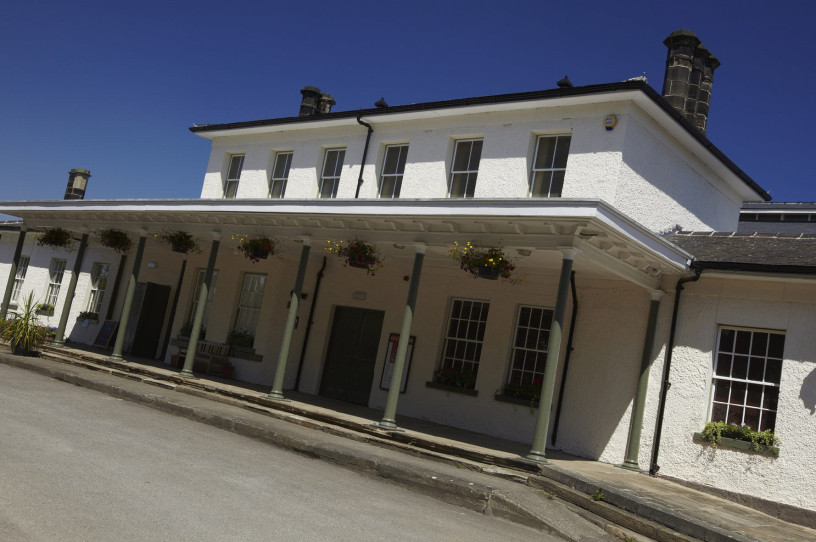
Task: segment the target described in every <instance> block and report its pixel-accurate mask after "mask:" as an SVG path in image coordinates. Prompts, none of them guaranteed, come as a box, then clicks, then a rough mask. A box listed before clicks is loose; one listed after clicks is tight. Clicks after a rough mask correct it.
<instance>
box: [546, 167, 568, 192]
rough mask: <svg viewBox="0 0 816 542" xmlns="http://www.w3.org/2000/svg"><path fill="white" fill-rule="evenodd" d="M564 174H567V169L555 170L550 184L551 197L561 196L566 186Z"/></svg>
mask: <svg viewBox="0 0 816 542" xmlns="http://www.w3.org/2000/svg"><path fill="white" fill-rule="evenodd" d="M564 175H566V172H565V171H553V174H552V184H551V185H550V197H551V198H560V197H561V190H562V189H563V188H564Z"/></svg>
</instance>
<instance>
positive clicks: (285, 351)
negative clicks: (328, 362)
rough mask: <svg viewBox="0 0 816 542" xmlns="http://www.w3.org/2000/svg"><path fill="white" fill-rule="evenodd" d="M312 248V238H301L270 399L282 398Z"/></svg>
mask: <svg viewBox="0 0 816 542" xmlns="http://www.w3.org/2000/svg"><path fill="white" fill-rule="evenodd" d="M311 248H312V240H311V239H308V238H305V239H303V248H301V249H300V263H299V264H298V270H297V278H296V279H295V288H294V290H292V298H291V300H290V301H289V315H288V316H287V317H286V327H285V328H284V329H283V339H281V347H280V353H279V354H278V366H277V367H276V368H275V381H274V382H273V383H272V391H270V392H269V395H268V396H267V397H269V398H270V399H278V400H284V399H286V398H285V397H284V396H283V379H284V377H285V376H286V360H287V359H288V358H289V347H290V345H291V344H292V335H293V334H294V332H295V319H296V318H297V311H298V307H299V306H300V293H301V291H302V290H303V277H304V276H305V275H306V264H308V263H309V251H310V250H311Z"/></svg>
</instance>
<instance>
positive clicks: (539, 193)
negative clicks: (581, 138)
mask: <svg viewBox="0 0 816 542" xmlns="http://www.w3.org/2000/svg"><path fill="white" fill-rule="evenodd" d="M571 139H572V138H571V136H567V135H564V136H539V137H538V141H536V150H535V158H534V159H533V171H532V173H531V175H530V196H532V197H542V198H560V197H561V189H562V188H563V186H564V173H565V172H566V171H567V156H569V148H570V140H571Z"/></svg>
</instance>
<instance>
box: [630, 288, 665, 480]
mask: <svg viewBox="0 0 816 542" xmlns="http://www.w3.org/2000/svg"><path fill="white" fill-rule="evenodd" d="M662 296H663V292H652V300H651V302H650V303H649V319H648V320H647V322H646V336H645V337H644V338H643V354H642V355H641V358H640V376H639V377H638V387H637V393H636V394H635V404H634V406H633V407H632V419H631V421H630V422H629V443H628V444H627V446H626V459H624V461H623V465H621V466H622V467H624V468H627V469H631V470H640V469H639V468H638V452H639V451H640V431H641V429H642V428H643V410H644V408H645V406H646V393H647V392H648V389H649V369H650V368H651V366H652V349H653V348H654V338H655V328H656V327H657V313H658V310H659V309H660V298H661V297H662Z"/></svg>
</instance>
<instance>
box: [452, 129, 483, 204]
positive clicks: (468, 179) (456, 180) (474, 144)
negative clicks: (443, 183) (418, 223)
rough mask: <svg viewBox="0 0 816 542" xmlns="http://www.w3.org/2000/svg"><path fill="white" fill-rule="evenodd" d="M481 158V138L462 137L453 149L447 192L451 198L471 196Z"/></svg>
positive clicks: (474, 187) (474, 188)
mask: <svg viewBox="0 0 816 542" xmlns="http://www.w3.org/2000/svg"><path fill="white" fill-rule="evenodd" d="M481 158H482V140H481V139H463V140H460V141H457V142H456V147H455V148H454V150H453V162H452V165H451V174H450V183H449V185H448V194H449V195H450V197H452V198H472V197H473V192H474V191H475V190H476V175H477V174H478V173H479V160H481Z"/></svg>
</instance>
